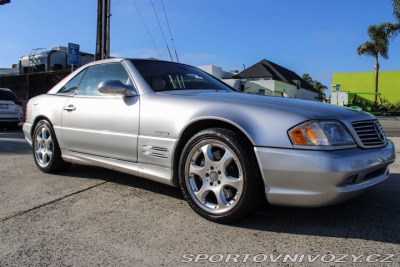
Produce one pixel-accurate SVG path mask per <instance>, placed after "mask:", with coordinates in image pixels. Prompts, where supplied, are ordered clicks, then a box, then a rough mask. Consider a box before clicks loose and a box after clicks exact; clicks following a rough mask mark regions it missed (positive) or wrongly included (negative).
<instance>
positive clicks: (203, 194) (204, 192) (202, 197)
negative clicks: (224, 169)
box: [194, 184, 210, 202]
mask: <svg viewBox="0 0 400 267" xmlns="http://www.w3.org/2000/svg"><path fill="white" fill-rule="evenodd" d="M209 193H210V188H209V187H207V186H206V185H205V184H203V185H202V186H201V187H200V189H199V190H198V191H197V192H194V194H195V196H196V197H197V198H198V199H199V200H200V201H201V202H204V201H205V199H206V197H207V195H208V194H209Z"/></svg>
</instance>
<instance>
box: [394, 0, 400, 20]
mask: <svg viewBox="0 0 400 267" xmlns="http://www.w3.org/2000/svg"><path fill="white" fill-rule="evenodd" d="M392 4H393V14H394V16H395V17H396V19H397V21H398V23H400V0H392Z"/></svg>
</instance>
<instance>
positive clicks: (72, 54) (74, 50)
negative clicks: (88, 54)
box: [68, 43, 79, 66]
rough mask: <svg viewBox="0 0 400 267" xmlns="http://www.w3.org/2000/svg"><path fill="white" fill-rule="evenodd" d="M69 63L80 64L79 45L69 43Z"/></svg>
mask: <svg viewBox="0 0 400 267" xmlns="http://www.w3.org/2000/svg"><path fill="white" fill-rule="evenodd" d="M68 65H76V66H79V45H78V44H72V43H68Z"/></svg>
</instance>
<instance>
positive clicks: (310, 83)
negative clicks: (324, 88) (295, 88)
mask: <svg viewBox="0 0 400 267" xmlns="http://www.w3.org/2000/svg"><path fill="white" fill-rule="evenodd" d="M301 77H302V78H303V80H305V81H306V82H307V83H308V84H309V85H311V86H313V84H314V81H313V79H312V78H311V76H310V74H308V73H304V74H303V75H302V76H301Z"/></svg>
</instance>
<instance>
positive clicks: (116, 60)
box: [87, 57, 190, 66]
mask: <svg viewBox="0 0 400 267" xmlns="http://www.w3.org/2000/svg"><path fill="white" fill-rule="evenodd" d="M125 60H132V61H159V62H167V63H175V64H181V65H186V66H190V65H188V64H185V63H180V62H174V61H169V60H163V59H157V58H128V57H115V58H108V59H102V60H97V61H93V62H91V63H89V64H87V65H89V66H92V65H97V64H103V63H111V62H122V61H125Z"/></svg>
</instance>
